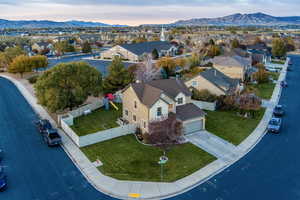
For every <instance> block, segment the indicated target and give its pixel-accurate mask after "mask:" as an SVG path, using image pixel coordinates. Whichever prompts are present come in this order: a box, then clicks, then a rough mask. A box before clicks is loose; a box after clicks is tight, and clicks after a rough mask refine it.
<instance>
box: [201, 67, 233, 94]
mask: <svg viewBox="0 0 300 200" xmlns="http://www.w3.org/2000/svg"><path fill="white" fill-rule="evenodd" d="M200 75H201V76H202V77H203V78H205V79H206V80H208V81H209V82H211V83H213V84H214V85H215V86H217V87H218V88H220V89H221V90H223V91H224V92H225V93H228V92H230V91H231V90H234V89H235V88H237V86H238V84H239V80H238V79H232V78H230V77H228V76H226V75H225V74H223V73H222V72H220V71H218V70H217V69H214V68H211V69H208V70H205V71H204V72H201V73H200Z"/></svg>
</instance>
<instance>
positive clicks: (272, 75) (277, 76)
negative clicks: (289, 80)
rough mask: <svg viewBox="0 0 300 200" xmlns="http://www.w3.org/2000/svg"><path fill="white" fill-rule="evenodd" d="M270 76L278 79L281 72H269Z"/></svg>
mask: <svg viewBox="0 0 300 200" xmlns="http://www.w3.org/2000/svg"><path fill="white" fill-rule="evenodd" d="M268 73H269V76H271V77H272V78H273V80H278V78H279V76H280V73H278V72H268Z"/></svg>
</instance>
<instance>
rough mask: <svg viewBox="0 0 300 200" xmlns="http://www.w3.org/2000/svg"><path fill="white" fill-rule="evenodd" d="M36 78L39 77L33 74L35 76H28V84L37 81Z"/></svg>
mask: <svg viewBox="0 0 300 200" xmlns="http://www.w3.org/2000/svg"><path fill="white" fill-rule="evenodd" d="M38 78H39V75H35V76H32V77H30V78H28V79H27V80H28V81H29V83H30V84H35V83H36V82H37V79H38Z"/></svg>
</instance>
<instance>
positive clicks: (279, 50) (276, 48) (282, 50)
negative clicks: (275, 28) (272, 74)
mask: <svg viewBox="0 0 300 200" xmlns="http://www.w3.org/2000/svg"><path fill="white" fill-rule="evenodd" d="M286 52H287V49H286V45H285V42H284V40H283V39H281V38H275V39H273V41H272V55H273V56H274V57H278V58H281V57H284V56H285V55H286Z"/></svg>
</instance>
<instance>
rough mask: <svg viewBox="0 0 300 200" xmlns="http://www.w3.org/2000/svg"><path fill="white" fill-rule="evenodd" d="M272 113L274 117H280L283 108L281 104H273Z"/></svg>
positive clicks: (282, 113)
mask: <svg viewBox="0 0 300 200" xmlns="http://www.w3.org/2000/svg"><path fill="white" fill-rule="evenodd" d="M273 115H274V116H275V117H282V116H283V115H284V110H283V107H282V105H277V106H275V108H274V111H273Z"/></svg>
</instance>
